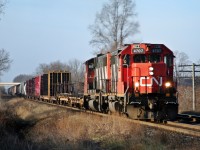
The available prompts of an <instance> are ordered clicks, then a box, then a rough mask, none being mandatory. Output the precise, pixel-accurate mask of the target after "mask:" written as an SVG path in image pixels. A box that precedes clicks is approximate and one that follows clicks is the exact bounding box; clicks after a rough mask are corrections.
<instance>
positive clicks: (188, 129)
mask: <svg viewBox="0 0 200 150" xmlns="http://www.w3.org/2000/svg"><path fill="white" fill-rule="evenodd" d="M27 100H29V101H33V102H37V103H42V104H47V105H50V106H55V107H60V108H62V109H69V110H71V111H76V112H84V113H90V114H93V115H98V116H103V117H108V114H103V113H98V112H93V111H88V110H83V109H79V108H76V107H69V106H64V105H58V104H53V103H48V102H44V101H38V100H31V99H27ZM115 117H116V118H118V117H120V116H115ZM120 119H124V121H128V122H131V123H135V124H140V125H144V126H148V127H153V128H158V129H161V130H162V129H164V130H166V131H170V132H176V133H180V134H185V135H190V136H195V137H200V126H198V125H190V124H183V123H179V122H171V121H167V123H166V124H163V123H155V122H150V121H141V120H131V119H129V118H126V117H120Z"/></svg>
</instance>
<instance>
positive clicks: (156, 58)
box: [149, 54, 161, 63]
mask: <svg viewBox="0 0 200 150" xmlns="http://www.w3.org/2000/svg"><path fill="white" fill-rule="evenodd" d="M149 61H150V62H151V63H158V62H160V61H161V56H160V55H158V54H151V55H149Z"/></svg>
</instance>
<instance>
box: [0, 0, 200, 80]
mask: <svg viewBox="0 0 200 150" xmlns="http://www.w3.org/2000/svg"><path fill="white" fill-rule="evenodd" d="M106 1H108V0H57V1H55V0H9V2H8V4H7V6H6V8H5V14H4V15H1V16H0V18H1V20H0V48H4V49H6V50H7V51H8V52H9V53H10V56H11V59H12V60H13V62H12V65H11V68H10V70H9V71H8V72H7V73H4V75H3V76H2V77H1V81H2V82H11V81H12V80H13V78H14V77H15V76H17V75H19V74H32V73H34V72H35V69H36V67H37V66H38V65H39V64H40V63H49V62H53V61H57V60H60V61H61V62H63V63H64V62H67V61H68V60H70V59H74V58H77V59H79V60H82V61H84V60H87V59H89V58H91V57H93V56H92V51H93V48H92V47H91V46H90V45H89V41H90V40H91V35H90V32H89V30H88V26H89V25H90V24H93V22H94V19H95V14H96V12H97V11H100V10H101V7H102V5H103V3H105V2H106ZM136 12H137V13H138V16H137V20H138V21H139V23H140V28H139V30H140V33H139V34H137V35H136V36H135V37H133V38H132V39H131V40H135V41H138V42H148V43H162V44H165V45H166V46H167V47H169V48H170V49H171V50H173V51H175V50H178V51H183V52H185V53H186V54H188V56H189V57H190V59H191V60H192V61H194V62H195V61H197V60H198V59H200V48H199V46H198V44H200V37H199V36H200V0H190V1H189V0H136Z"/></svg>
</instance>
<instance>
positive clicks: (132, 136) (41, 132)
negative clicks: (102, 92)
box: [0, 98, 200, 150]
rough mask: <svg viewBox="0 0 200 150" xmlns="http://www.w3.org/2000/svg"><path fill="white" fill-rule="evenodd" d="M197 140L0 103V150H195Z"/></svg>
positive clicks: (22, 103)
mask: <svg viewBox="0 0 200 150" xmlns="http://www.w3.org/2000/svg"><path fill="white" fill-rule="evenodd" d="M199 142H200V139H197V138H195V137H190V136H186V135H180V134H177V133H172V132H168V131H160V130H158V129H153V128H149V127H144V126H140V125H135V124H133V123H130V122H124V121H122V119H120V118H119V117H115V116H108V117H100V116H94V115H92V114H85V113H84V112H82V113H80V112H72V111H70V110H66V109H60V108H58V107H54V106H49V105H46V104H39V103H36V102H34V101H27V100H24V99H21V98H12V99H10V98H8V99H1V100H0V149H3V150H4V149H11V150H15V149H20V150H27V149H28V150H35V149H41V150H43V149H89V150H90V149H91V150H94V149H96V150H100V149H106V150H107V149H108V150H115V149H116V150H118V149H127V150H129V149H131V150H132V149H136V150H137V149H138V150H140V149H144V150H145V149H152V150H154V149H181V150H182V149H185V150H186V149H199V148H200V146H199Z"/></svg>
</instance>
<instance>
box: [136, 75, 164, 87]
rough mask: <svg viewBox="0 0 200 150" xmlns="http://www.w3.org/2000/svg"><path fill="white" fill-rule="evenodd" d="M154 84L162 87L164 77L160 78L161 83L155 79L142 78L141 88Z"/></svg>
mask: <svg viewBox="0 0 200 150" xmlns="http://www.w3.org/2000/svg"><path fill="white" fill-rule="evenodd" d="M146 83H147V84H146ZM154 83H156V84H157V85H159V86H162V77H160V81H158V80H157V79H156V78H155V77H140V86H153V84H154Z"/></svg>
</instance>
